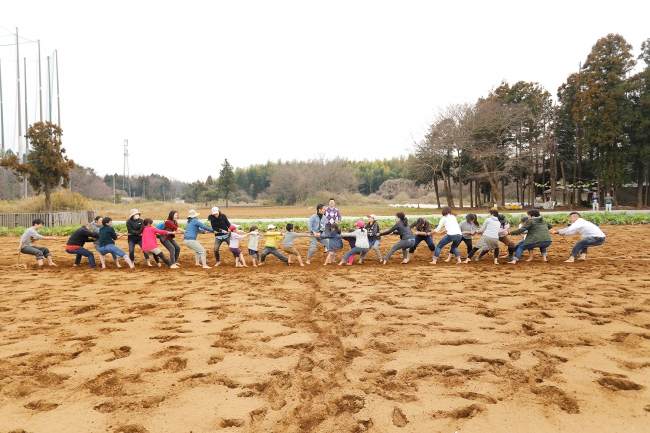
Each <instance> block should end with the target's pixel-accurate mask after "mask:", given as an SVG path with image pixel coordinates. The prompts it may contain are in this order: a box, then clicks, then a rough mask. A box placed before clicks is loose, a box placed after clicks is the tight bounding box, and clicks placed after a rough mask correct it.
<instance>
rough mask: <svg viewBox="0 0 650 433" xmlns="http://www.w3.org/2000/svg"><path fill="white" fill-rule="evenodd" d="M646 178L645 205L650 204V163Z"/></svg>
mask: <svg viewBox="0 0 650 433" xmlns="http://www.w3.org/2000/svg"><path fill="white" fill-rule="evenodd" d="M645 179H646V185H645V205H646V206H648V203H649V202H648V199H650V163H648V172H647V173H646V177H645Z"/></svg>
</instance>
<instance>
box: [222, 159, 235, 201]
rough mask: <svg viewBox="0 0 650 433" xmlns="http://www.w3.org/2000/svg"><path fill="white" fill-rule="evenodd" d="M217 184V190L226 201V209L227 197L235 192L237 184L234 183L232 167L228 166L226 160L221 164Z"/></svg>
mask: <svg viewBox="0 0 650 433" xmlns="http://www.w3.org/2000/svg"><path fill="white" fill-rule="evenodd" d="M218 182H219V190H220V192H221V194H222V195H223V196H224V198H225V199H226V207H228V197H229V196H230V195H231V194H232V193H233V192H235V191H236V190H237V184H236V183H235V173H234V171H233V169H232V165H230V163H229V162H228V159H227V158H226V159H224V161H223V164H221V171H219V180H218Z"/></svg>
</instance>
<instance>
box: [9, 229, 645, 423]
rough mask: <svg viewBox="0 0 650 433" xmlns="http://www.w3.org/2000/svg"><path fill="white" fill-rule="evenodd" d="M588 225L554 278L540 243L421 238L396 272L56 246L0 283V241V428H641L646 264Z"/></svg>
mask: <svg viewBox="0 0 650 433" xmlns="http://www.w3.org/2000/svg"><path fill="white" fill-rule="evenodd" d="M604 230H605V232H606V233H607V234H608V235H609V237H608V241H607V243H606V244H605V245H604V246H602V247H598V248H595V249H593V251H592V254H590V256H589V258H588V260H587V261H586V262H581V263H576V264H572V265H569V264H565V263H562V260H564V259H565V258H566V257H567V256H568V253H569V251H570V245H569V244H568V243H566V242H564V241H563V240H562V239H561V238H559V237H555V239H556V240H555V242H554V244H553V245H552V246H551V248H550V251H549V259H550V262H549V263H542V262H541V261H539V253H537V254H536V259H537V260H536V261H534V262H532V263H526V262H520V263H519V264H517V265H516V266H512V265H506V264H501V265H499V266H495V265H493V264H492V263H491V260H484V261H482V262H480V263H475V262H472V263H471V264H468V265H455V264H451V263H444V262H441V263H439V264H438V265H436V266H432V265H429V264H428V262H429V260H430V254H429V252H428V250H425V248H426V247H425V246H424V244H421V245H420V248H419V249H418V251H417V252H416V254H415V258H414V260H413V261H412V262H411V263H409V264H408V265H400V264H399V262H400V257H398V256H393V258H392V260H391V262H389V264H388V265H387V266H381V265H379V264H378V263H377V262H376V257H375V256H374V253H372V252H371V253H369V255H368V257H367V261H366V263H364V264H363V265H361V266H357V265H355V266H350V267H348V266H342V267H339V266H329V267H327V268H326V267H323V266H322V265H321V263H322V262H323V260H324V258H325V255H324V254H323V252H322V249H321V250H319V252H318V254H317V255H316V256H315V258H314V260H313V261H312V263H317V264H312V265H311V266H309V267H304V268H300V267H298V266H291V267H288V266H286V265H284V264H282V263H280V262H279V261H278V260H276V259H275V258H274V257H272V256H269V258H268V261H267V264H266V265H265V266H264V267H261V268H253V267H249V268H248V269H238V268H234V267H233V266H232V265H233V259H232V256H231V255H230V254H229V253H227V252H226V250H225V247H224V250H223V254H224V257H225V259H222V266H221V267H219V268H216V269H209V270H203V269H199V268H195V267H194V265H193V257H192V256H190V254H189V252H188V250H187V249H184V250H183V253H182V268H181V269H179V270H170V269H166V268H163V269H158V268H147V267H145V266H143V263H144V262H143V260H142V256H141V254H140V253H139V252H138V253H137V257H138V260H139V263H138V266H137V267H136V269H134V270H129V269H115V267H114V265H113V263H112V261H111V262H110V263H109V266H108V268H107V269H106V270H96V271H92V272H91V271H90V270H89V269H88V267H87V262H85V261H84V262H83V264H84V266H83V267H80V268H73V267H72V262H73V257H74V256H72V255H67V254H65V253H64V252H63V245H64V243H65V240H59V241H50V242H48V243H47V245H48V246H50V247H51V249H52V250H53V251H54V257H55V258H56V261H57V263H58V264H59V267H58V268H48V267H47V266H46V268H45V269H43V270H37V269H36V268H35V262H34V261H33V258H32V257H27V258H26V257H23V258H22V261H21V262H22V263H28V264H29V269H28V270H16V269H11V267H10V266H11V265H12V264H14V263H15V260H16V244H17V241H18V238H14V237H9V238H1V239H0V257H1V259H0V266H2V268H0V432H2V433H4V432H9V431H23V430H24V431H27V432H61V431H65V432H123V433H124V432H131V433H137V432H152V433H153V432H194V433H197V432H212V431H221V430H223V431H241V432H289V433H293V432H364V431H369V432H452V433H453V432H455V431H459V432H463V431H466V432H496V431H498V432H551V431H567V432H623V431H626V432H648V431H650V390H649V387H650V314H649V311H650V268H649V267H648V265H649V264H650V253H649V252H648V251H647V250H642V251H636V250H630V247H636V246H638V245H639V239H647V235H648V233H649V231H650V227H648V226H632V227H631V226H626V227H612V226H606V227H604ZM200 239H201V240H202V242H203V244H204V245H206V246H210V247H211V242H210V241H211V238H210V237H209V235H206V236H204V237H203V238H200ZM437 240H438V237H436V241H437ZM575 240H577V238H576V237H574V238H570V239H569V241H575ZM394 242H395V239H394V238H385V239H384V240H383V244H382V252H385V251H387V249H388V248H389V247H390V245H392V244H393V243H394ZM43 244H45V241H43ZM307 244H308V243H307V241H306V240H305V239H299V240H297V241H296V245H297V247H298V249H299V250H301V251H303V252H304V253H306V251H307V249H308V248H307ZM118 246H121V247H124V246H125V242H124V241H122V240H121V241H119V243H118ZM461 252H462V253H463V255H465V251H464V247H462V246H461ZM443 256H444V254H443ZM626 257H627V258H628V259H627V260H625V258H626ZM211 262H212V263H213V262H214V259H211ZM502 262H505V261H502ZM249 265H250V262H249Z"/></svg>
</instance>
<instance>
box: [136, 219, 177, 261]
mask: <svg viewBox="0 0 650 433" xmlns="http://www.w3.org/2000/svg"><path fill="white" fill-rule="evenodd" d="M169 233H175V232H168V231H166V230H160V229H157V228H155V227H154V226H153V220H152V219H151V218H145V219H144V221H143V224H142V228H141V229H140V236H142V252H144V253H148V254H149V253H150V254H152V255H153V256H154V257H157V258H159V259H160V260H162V261H163V262H165V264H166V265H167V266H169V267H170V268H173V269H178V266H177V265H176V263H172V262H170V261H169V260H167V257H165V254H163V252H162V250H161V249H160V248H158V241H157V240H156V235H165V236H167V235H168V234H169ZM158 266H162V265H161V264H160V262H158Z"/></svg>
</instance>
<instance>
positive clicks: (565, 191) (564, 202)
mask: <svg viewBox="0 0 650 433" xmlns="http://www.w3.org/2000/svg"><path fill="white" fill-rule="evenodd" d="M560 170H562V179H563V180H564V193H563V194H562V204H564V205H566V202H567V199H566V195H567V192H568V190H567V182H566V173H565V171H564V161H562V162H561V163H560Z"/></svg>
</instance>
